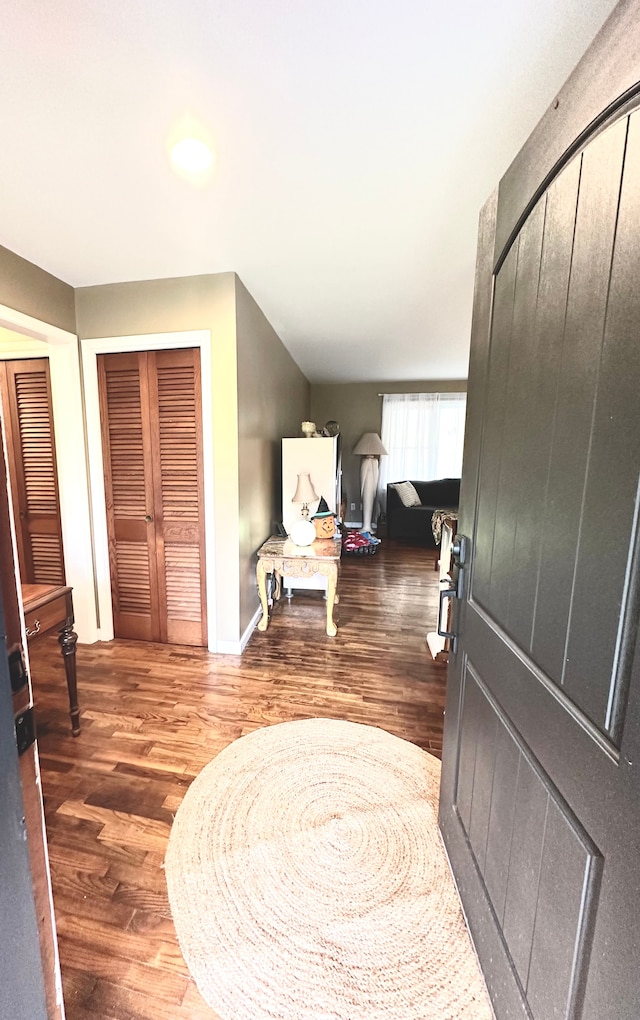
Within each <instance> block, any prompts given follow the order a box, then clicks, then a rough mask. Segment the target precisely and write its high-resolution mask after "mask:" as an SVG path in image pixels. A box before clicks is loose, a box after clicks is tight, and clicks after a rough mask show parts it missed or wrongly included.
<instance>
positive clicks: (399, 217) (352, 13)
mask: <svg viewBox="0 0 640 1020" xmlns="http://www.w3.org/2000/svg"><path fill="white" fill-rule="evenodd" d="M613 6H614V0H488V2H486V3H478V2H477V0H460V2H458V3H457V4H456V3H443V2H442V0H438V2H436V0H313V2H312V0H269V2H267V0H4V3H3V6H2V20H1V25H0V138H1V140H2V158H1V159H0V243H2V244H4V245H5V246H6V247H8V248H10V249H12V250H13V251H15V252H18V253H19V254H20V255H22V256H24V257H25V258H27V259H29V260H30V261H32V262H35V263H37V264H38V265H40V266H42V267H43V268H45V269H47V270H48V271H49V272H51V273H53V274H55V275H56V276H58V277H61V278H62V279H63V280H66V281H67V282H68V283H71V284H72V285H73V286H76V287H77V286H84V285H87V284H98V283H108V282H116V281H122V280H140V279H151V278H157V277H167V276H185V275H190V274H197V273H215V272H222V271H226V270H235V271H236V272H237V273H238V274H239V276H240V277H241V279H242V280H243V282H244V283H245V285H246V286H247V287H248V289H249V290H250V292H251V293H252V294H253V296H254V297H255V299H256V300H257V302H258V303H259V304H260V306H261V307H262V309H263V310H264V312H265V314H266V315H267V317H268V319H269V320H270V322H271V323H272V325H273V326H274V327H275V329H276V330H277V331H278V333H279V335H280V336H281V338H282V340H283V341H284V343H285V344H286V346H287V347H288V349H289V350H290V351H291V353H292V355H293V356H294V358H295V359H296V361H297V362H298V364H299V365H300V367H301V368H302V370H303V371H304V372H305V374H306V375H307V376H308V378H309V379H310V380H311V381H313V382H330V381H343V382H347V381H366V380H376V381H382V380H388V381H393V380H409V379H444V378H461V377H465V376H466V370H467V358H468V337H469V328H470V317H471V300H472V287H473V263H474V257H475V238H476V224H477V216H478V212H479V209H480V207H481V205H482V204H483V202H484V200H485V199H486V197H487V196H488V194H489V193H490V192H491V190H492V189H493V187H494V185H495V184H496V183H497V181H498V179H499V178H500V176H501V175H502V173H503V172H504V171H505V169H506V168H507V166H508V164H509V163H510V162H511V159H512V158H513V157H514V156H515V154H516V152H517V150H518V149H519V148H520V146H521V145H522V143H523V142H524V141H525V139H526V137H527V135H528V134H529V132H530V131H531V129H532V128H533V126H534V125H535V124H536V122H537V121H538V120H539V119H540V117H541V115H542V113H543V112H544V110H545V109H546V107H547V105H548V104H549V103H550V102H551V100H552V99H553V96H554V93H555V92H556V91H557V90H558V89H559V87H560V86H561V84H562V83H563V81H564V79H565V78H566V77H567V75H568V74H569V72H570V71H571V69H572V68H573V66H574V65H575V63H576V62H577V60H578V59H579V58H580V56H581V55H582V53H583V51H584V50H585V49H586V47H587V45H588V43H589V42H590V41H591V39H592V38H593V36H594V35H595V33H596V32H597V30H598V28H599V27H600V25H601V24H602V22H603V21H604V20H605V18H606V16H607V15H608V14H609V12H610V11H611V10H612V8H613ZM186 116H190V117H191V118H192V119H193V120H195V122H197V123H198V124H199V125H200V127H201V128H202V129H203V130H204V131H206V132H207V133H208V134H209V135H210V137H211V139H212V141H213V144H214V148H215V150H216V156H217V163H216V168H215V172H214V174H213V175H212V177H211V179H210V180H209V181H208V182H207V183H206V185H204V186H200V187H195V186H194V185H193V184H190V183H187V182H185V180H183V179H181V178H179V177H177V176H176V175H175V174H174V173H173V171H172V170H171V168H170V166H169V162H168V159H167V155H166V147H167V143H168V140H169V139H170V138H171V137H172V136H173V135H175V132H176V130H177V129H178V128H179V126H180V124H181V123H182V121H183V120H184V118H185V117H186Z"/></svg>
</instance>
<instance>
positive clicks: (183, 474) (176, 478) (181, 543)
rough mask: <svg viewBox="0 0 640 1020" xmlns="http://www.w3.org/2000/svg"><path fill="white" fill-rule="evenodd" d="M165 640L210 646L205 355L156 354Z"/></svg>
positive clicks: (154, 419)
mask: <svg viewBox="0 0 640 1020" xmlns="http://www.w3.org/2000/svg"><path fill="white" fill-rule="evenodd" d="M148 357H149V370H150V371H149V378H150V389H151V393H152V397H151V408H150V411H151V435H152V443H153V446H154V457H153V463H154V470H155V475H156V479H157V483H156V485H155V487H154V494H155V508H154V513H155V519H156V521H157V522H158V524H157V528H156V536H157V551H158V577H159V591H160V599H161V606H162V608H161V625H160V626H161V640H162V641H167V642H169V643H180V644H193V645H204V644H206V604H205V591H204V528H203V526H202V512H201V507H202V505H203V480H202V450H201V446H202V430H201V421H202V408H201V399H200V393H201V387H200V358H199V352H198V351H197V350H194V349H189V350H176V351H156V352H149V356H148Z"/></svg>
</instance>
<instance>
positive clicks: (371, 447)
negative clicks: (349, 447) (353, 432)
mask: <svg viewBox="0 0 640 1020" xmlns="http://www.w3.org/2000/svg"><path fill="white" fill-rule="evenodd" d="M353 452H354V453H360V454H362V455H363V456H364V457H380V456H381V455H382V454H386V452H387V451H386V450H385V448H384V446H383V445H382V440H381V439H380V436H379V435H378V433H377V432H365V433H364V434H363V435H362V436H360V439H359V440H358V442H357V443H356V445H355V446H354V448H353Z"/></svg>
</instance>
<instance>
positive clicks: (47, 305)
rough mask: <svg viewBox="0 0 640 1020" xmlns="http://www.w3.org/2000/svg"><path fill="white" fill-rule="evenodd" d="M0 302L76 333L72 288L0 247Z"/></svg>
mask: <svg viewBox="0 0 640 1020" xmlns="http://www.w3.org/2000/svg"><path fill="white" fill-rule="evenodd" d="M0 304H2V305H7V307H9V308H15V309H16V311H18V312H23V313H24V314H25V315H32V316H33V318H34V319H40V320H41V321H42V322H47V323H50V325H52V326H57V327H58V328H59V329H66V330H67V331H68V332H69V333H75V332H76V319H75V308H74V303H73V287H70V286H69V284H68V283H63V282H62V280H58V279H57V277H55V276H51V274H50V273H46V272H45V271H44V269H40V268H39V267H38V266H34V264H33V263H32V262H27V260H26V259H23V258H21V257H20V256H19V255H16V254H14V252H12V251H9V250H8V248H2V247H0Z"/></svg>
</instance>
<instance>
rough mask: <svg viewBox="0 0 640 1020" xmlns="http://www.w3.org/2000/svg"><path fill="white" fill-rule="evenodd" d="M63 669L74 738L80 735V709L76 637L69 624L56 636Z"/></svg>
mask: <svg viewBox="0 0 640 1020" xmlns="http://www.w3.org/2000/svg"><path fill="white" fill-rule="evenodd" d="M58 641H59V642H60V648H61V650H62V657H63V659H64V669H65V673H66V674H67V689H68V691H69V715H70V716H71V732H72V734H73V736H74V737H77V736H78V734H79V733H80V708H79V706H78V685H77V683H76V644H77V642H78V635H77V634H76V632H75V630H74V629H73V627H72V626H71V625H70V624H69V625H67V626H66V627H65V628H64V630H63V631H61V633H60V634H59V635H58Z"/></svg>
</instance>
